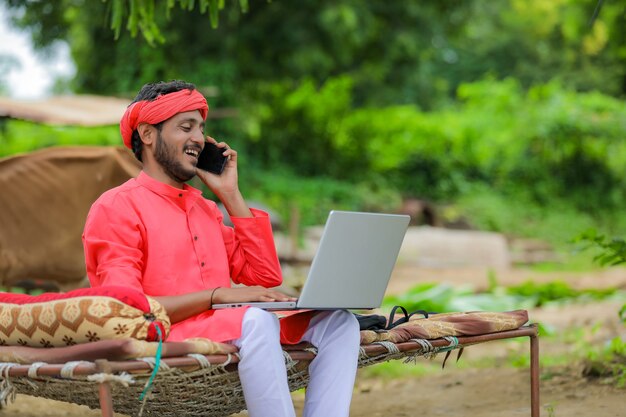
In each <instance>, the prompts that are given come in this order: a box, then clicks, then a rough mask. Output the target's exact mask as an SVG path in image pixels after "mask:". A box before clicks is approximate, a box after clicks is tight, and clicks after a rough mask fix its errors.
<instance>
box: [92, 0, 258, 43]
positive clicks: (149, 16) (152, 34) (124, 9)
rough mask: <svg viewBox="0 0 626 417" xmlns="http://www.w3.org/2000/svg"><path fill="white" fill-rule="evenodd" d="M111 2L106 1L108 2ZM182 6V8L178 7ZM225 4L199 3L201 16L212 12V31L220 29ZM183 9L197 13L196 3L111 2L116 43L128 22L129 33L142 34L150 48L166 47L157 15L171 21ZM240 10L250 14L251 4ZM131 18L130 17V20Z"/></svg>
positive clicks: (217, 0) (243, 0) (244, 0)
mask: <svg viewBox="0 0 626 417" xmlns="http://www.w3.org/2000/svg"><path fill="white" fill-rule="evenodd" d="M106 1H107V0H103V2H106ZM177 3H178V4H177ZM225 5H226V1H225V0H199V1H198V11H199V12H200V14H206V13H207V12H208V14H209V18H210V21H211V27H213V29H215V28H217V26H218V22H219V12H220V11H221V10H223V9H224V6H225ZM177 6H178V7H179V8H180V9H182V10H186V11H190V12H192V11H195V10H194V9H195V7H196V2H195V0H167V1H159V2H156V1H155V0H130V2H127V1H125V0H111V29H112V30H113V31H114V32H115V39H118V38H119V36H120V32H121V30H122V26H123V23H124V19H126V20H127V23H126V29H128V31H129V32H130V33H131V35H132V36H133V37H135V36H137V33H138V32H139V31H141V34H142V35H143V37H144V38H145V40H146V41H147V42H148V43H149V44H151V45H152V44H154V43H155V42H159V43H163V42H165V38H164V36H163V34H162V33H161V31H160V30H159V24H158V19H157V18H156V16H157V15H165V16H167V17H168V18H169V17H170V13H171V10H172V9H173V8H174V7H177ZM239 6H240V7H241V10H242V11H243V12H246V11H247V10H248V0H239ZM127 14H128V16H126V15H127Z"/></svg>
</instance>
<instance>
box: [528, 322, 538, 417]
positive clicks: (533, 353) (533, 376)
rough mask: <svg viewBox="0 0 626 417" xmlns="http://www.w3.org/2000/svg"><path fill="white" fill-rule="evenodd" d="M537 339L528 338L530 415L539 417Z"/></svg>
mask: <svg viewBox="0 0 626 417" xmlns="http://www.w3.org/2000/svg"><path fill="white" fill-rule="evenodd" d="M539 405H540V404H539V337H538V336H537V334H534V335H532V336H530V415H531V417H539V411H540V409H539Z"/></svg>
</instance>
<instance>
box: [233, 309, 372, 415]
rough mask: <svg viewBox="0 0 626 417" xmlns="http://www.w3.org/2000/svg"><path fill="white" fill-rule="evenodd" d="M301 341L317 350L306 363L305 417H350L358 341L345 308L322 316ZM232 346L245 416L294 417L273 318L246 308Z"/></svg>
mask: <svg viewBox="0 0 626 417" xmlns="http://www.w3.org/2000/svg"><path fill="white" fill-rule="evenodd" d="M302 340H303V341H307V342H310V343H311V344H313V345H314V346H316V347H317V349H318V354H317V356H316V358H315V359H314V360H313V361H312V362H311V364H310V365H309V375H310V382H309V385H308V387H307V390H306V400H305V403H304V413H303V417H342V416H348V415H349V411H350V401H351V399H352V389H353V387H354V378H355V376H356V369H357V360H358V353H359V341H360V335H359V325H358V322H357V321H356V318H355V317H354V315H353V314H352V313H350V312H347V311H343V310H335V311H325V312H320V313H318V314H317V315H316V316H315V317H313V319H312V320H311V324H310V325H309V328H308V329H307V331H306V333H305V334H304V336H303V338H302ZM232 343H234V344H235V345H236V346H237V347H239V354H240V355H241V361H240V362H239V378H240V380H241V385H242V387H243V394H244V398H245V400H246V406H247V407H248V413H249V415H250V416H251V417H295V415H296V414H295V411H294V408H293V403H292V401H291V395H290V394H289V386H288V384H287V371H286V368H285V358H284V356H283V352H282V348H281V345H280V328H279V324H278V319H277V318H276V316H275V315H274V314H272V313H268V312H267V311H264V310H260V309H258V308H250V309H248V311H246V314H245V315H244V319H243V324H242V333H241V337H240V338H239V339H236V340H233V342H232Z"/></svg>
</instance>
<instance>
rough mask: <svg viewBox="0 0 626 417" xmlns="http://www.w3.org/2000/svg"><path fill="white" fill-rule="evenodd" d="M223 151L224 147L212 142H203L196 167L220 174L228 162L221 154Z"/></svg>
mask: <svg viewBox="0 0 626 417" xmlns="http://www.w3.org/2000/svg"><path fill="white" fill-rule="evenodd" d="M225 151H226V148H218V147H217V145H215V144H214V143H211V142H205V144H204V149H202V152H200V156H198V163H197V164H196V167H198V168H200V169H203V170H205V171H209V172H212V173H213V174H217V175H220V174H221V173H222V171H224V167H225V166H226V162H228V157H227V156H224V155H222V153H224V152H225Z"/></svg>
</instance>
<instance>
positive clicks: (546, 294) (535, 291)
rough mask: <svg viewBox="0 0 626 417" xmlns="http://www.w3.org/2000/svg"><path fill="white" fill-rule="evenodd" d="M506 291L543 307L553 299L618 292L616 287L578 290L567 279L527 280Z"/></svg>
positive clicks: (590, 297) (604, 295)
mask: <svg viewBox="0 0 626 417" xmlns="http://www.w3.org/2000/svg"><path fill="white" fill-rule="evenodd" d="M506 292H507V293H508V294H511V295H519V296H522V297H524V298H529V299H532V300H533V304H534V306H537V307H541V306H542V305H545V304H546V303H549V302H551V301H560V300H572V299H581V298H585V299H605V298H607V297H610V296H612V295H614V294H616V293H617V290H616V289H614V288H607V289H585V290H576V289H574V288H572V287H571V286H570V285H569V284H567V283H566V282H565V281H561V280H556V281H551V282H547V283H536V282H534V281H530V280H529V281H526V282H524V283H522V284H520V285H515V286H512V287H508V288H507V290H506Z"/></svg>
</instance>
